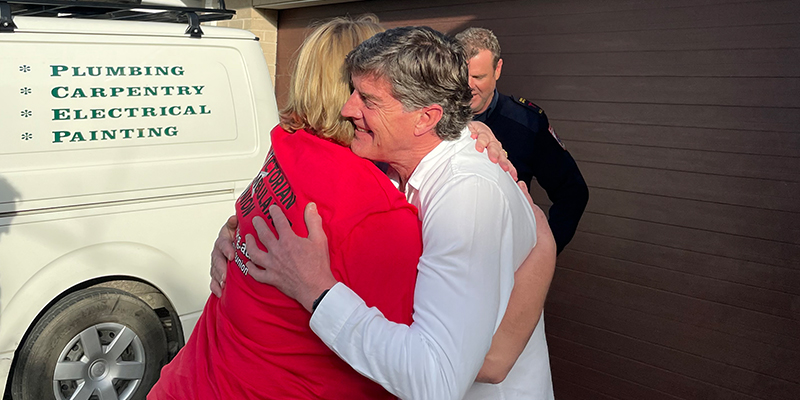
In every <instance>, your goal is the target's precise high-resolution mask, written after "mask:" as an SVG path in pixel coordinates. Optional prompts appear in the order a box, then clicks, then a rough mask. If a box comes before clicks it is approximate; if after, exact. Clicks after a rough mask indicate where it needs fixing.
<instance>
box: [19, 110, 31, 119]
mask: <svg viewBox="0 0 800 400" xmlns="http://www.w3.org/2000/svg"><path fill="white" fill-rule="evenodd" d="M19 114H20V115H22V116H23V117H25V118H28V117H30V116H31V115H33V111H31V110H22V112H20V113H19Z"/></svg>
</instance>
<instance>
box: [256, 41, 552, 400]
mask: <svg viewBox="0 0 800 400" xmlns="http://www.w3.org/2000/svg"><path fill="white" fill-rule="evenodd" d="M346 68H347V71H348V72H349V74H350V79H351V82H352V86H353V88H354V90H353V93H352V95H351V96H350V99H349V100H348V101H347V103H346V104H345V106H344V108H343V109H342V115H344V116H346V117H348V118H350V119H352V121H353V123H354V124H355V135H356V137H355V140H354V141H353V143H352V145H351V148H352V150H353V152H354V153H355V154H357V155H359V156H361V157H365V158H368V159H371V160H373V161H378V162H382V163H386V164H388V165H389V166H390V167H391V170H390V174H389V175H390V177H392V178H393V180H394V181H395V182H396V183H397V185H398V187H399V188H400V190H401V191H403V192H405V194H406V197H407V199H408V201H409V202H410V203H411V204H414V205H415V206H416V207H417V208H418V210H419V216H420V219H421V220H422V234H423V243H424V247H423V254H422V257H421V258H420V261H419V265H418V278H417V285H416V289H415V294H414V322H413V324H412V325H410V326H407V325H402V324H396V323H392V322H390V321H388V320H386V319H385V318H384V317H383V315H382V314H381V313H380V311H379V310H377V309H374V308H369V307H367V306H366V305H365V304H364V302H363V301H362V300H361V299H360V298H359V296H358V295H357V294H356V293H354V292H353V291H352V290H350V288H348V287H347V286H345V285H344V284H342V283H341V282H337V281H336V280H335V278H334V277H333V275H332V273H331V271H330V263H329V260H328V250H327V241H326V238H325V233H324V231H323V228H322V224H321V220H320V218H319V215H318V214H317V213H316V208H315V205H313V204H309V207H308V208H307V209H306V223H307V225H308V231H309V236H308V238H307V239H306V238H300V237H298V236H296V235H295V234H294V232H293V231H292V230H291V227H290V226H289V223H288V221H287V220H286V218H285V217H284V216H283V214H282V212H281V211H280V209H279V207H277V206H273V207H270V209H269V212H270V215H271V217H272V220H273V223H274V225H275V228H276V231H277V232H278V237H279V239H277V238H276V237H275V236H274V235H273V234H272V232H271V231H270V229H269V228H268V227H267V226H266V222H264V221H263V220H261V219H260V218H254V220H253V225H254V226H255V227H256V230H257V231H258V236H259V239H260V240H261V241H262V243H263V244H264V245H265V246H266V248H267V249H268V252H263V251H261V250H259V249H258V246H257V243H256V238H254V237H252V236H250V235H248V237H247V239H246V240H247V248H248V251H249V253H250V257H251V260H252V262H251V263H248V267H250V269H249V271H250V274H251V276H253V278H255V279H256V280H259V281H261V282H265V283H269V284H271V285H273V286H275V287H277V288H278V289H280V290H281V291H282V292H283V293H285V294H286V295H288V296H289V297H292V298H294V299H296V300H297V301H298V302H299V303H300V304H302V305H303V306H304V307H305V308H306V309H308V310H309V311H311V312H312V318H311V328H312V329H313V330H314V332H315V333H316V334H317V335H318V336H319V337H320V338H321V339H322V341H323V342H325V343H326V344H327V345H328V346H329V347H330V348H331V349H333V351H334V352H336V353H337V354H338V355H339V356H340V357H341V358H342V359H344V360H345V361H346V362H347V363H348V364H350V365H351V366H352V367H353V368H354V369H356V370H357V371H359V372H360V373H362V374H364V375H365V376H367V377H369V378H371V379H373V380H375V381H376V382H378V383H379V384H381V385H383V386H384V387H385V388H386V389H387V390H389V391H390V392H392V393H393V394H395V395H397V396H398V397H400V398H403V399H432V400H445V399H454V400H455V399H461V398H464V397H465V396H466V398H469V399H474V398H484V399H497V398H506V399H532V398H534V399H551V398H552V397H553V393H552V384H551V381H550V369H549V361H548V357H547V345H546V342H545V338H544V331H543V323H541V322H540V323H539V324H538V326H537V327H536V331H534V332H533V335H532V336H531V338H530V340H529V341H528V340H527V336H526V337H525V340H524V341H523V342H522V348H524V350H523V349H522V348H520V349H519V351H516V352H515V354H514V356H513V360H512V361H511V364H512V365H514V367H513V369H511V372H510V373H508V377H507V378H506V379H505V380H504V381H503V382H502V383H499V384H480V383H475V384H473V382H474V380H475V378H476V376H477V375H478V372H479V370H480V369H481V366H482V365H483V364H484V358H485V356H486V354H487V351H489V349H490V346H491V347H492V349H493V350H494V346H495V345H496V344H497V345H501V347H502V345H503V343H498V342H497V340H495V342H493V341H492V336H493V334H494V333H495V331H496V330H498V332H499V328H498V327H499V326H502V325H504V324H506V320H505V319H503V316H504V313H506V311H507V309H508V310H509V313H510V312H511V311H510V310H511V307H512V304H513V303H514V302H515V301H516V300H514V301H511V302H509V297H510V296H511V292H512V288H515V271H516V270H517V267H518V266H519V265H520V264H521V263H522V262H523V260H524V259H525V258H526V256H528V253H529V252H530V251H531V249H532V248H533V246H534V245H535V244H536V240H537V238H536V226H535V222H534V221H535V219H534V214H533V212H532V210H531V208H530V206H529V204H528V202H527V201H528V200H527V199H526V197H525V195H524V193H523V192H522V191H520V190H519V187H517V185H516V184H515V182H514V181H513V179H511V177H510V176H509V175H508V174H506V173H505V172H503V171H502V170H501V169H500V167H498V166H497V165H496V164H493V163H492V162H491V161H489V159H488V157H487V156H486V155H485V154H483V153H478V152H476V151H475V150H474V149H473V147H474V146H475V145H474V140H473V139H471V138H470V134H469V131H468V130H467V129H465V128H466V124H467V122H468V121H469V119H470V117H471V112H470V99H471V93H470V89H469V86H468V84H467V71H466V59H465V55H464V52H463V49H462V47H461V46H460V45H459V44H458V43H457V42H456V41H455V40H454V39H452V38H448V37H447V36H445V35H443V34H441V33H439V32H436V31H434V30H432V29H430V28H427V27H406V28H396V29H391V30H388V31H386V32H385V33H379V34H377V35H375V36H374V37H373V38H371V39H369V40H367V41H365V42H364V43H362V44H361V45H359V46H358V47H357V48H356V49H355V50H353V52H352V53H350V55H349V56H348V58H347V60H346ZM387 234H390V233H388V232H387ZM251 249H252V250H251ZM537 249H539V246H537ZM534 251H536V250H534ZM544 251H547V249H546V248H545V249H544ZM554 251H555V249H554V245H551V248H550V252H551V253H552V256H553V257H554ZM256 266H260V267H262V268H263V269H261V268H257V267H256ZM527 266H528V265H527V264H526V266H525V267H527ZM553 268H554V265H552V264H550V263H545V265H539V266H537V268H531V269H529V270H526V272H527V273H528V274H529V275H526V277H525V279H523V280H521V281H524V282H527V283H528V286H527V288H529V289H530V290H529V291H527V292H525V293H523V295H524V294H528V295H530V294H533V295H534V296H535V297H536V305H534V306H533V307H532V308H534V309H536V310H537V311H536V315H538V316H541V303H543V302H544V296H545V294H546V292H547V287H548V286H549V282H550V278H551V277H552V273H553ZM520 272H522V268H520ZM516 278H517V279H518V281H520V279H519V278H520V276H519V275H517V276H516ZM531 282H533V284H531ZM514 293H515V296H516V293H517V290H514ZM520 304H522V306H521V307H520ZM527 305H530V302H526V301H522V302H521V303H520V302H517V307H520V308H522V309H524V308H525V306H527ZM537 307H538V308H537ZM515 313H516V312H515ZM501 320H502V324H501ZM527 335H530V332H527ZM520 352H521V355H520V354H519V353H520ZM517 355H519V358H516V356H517ZM514 360H516V364H514Z"/></svg>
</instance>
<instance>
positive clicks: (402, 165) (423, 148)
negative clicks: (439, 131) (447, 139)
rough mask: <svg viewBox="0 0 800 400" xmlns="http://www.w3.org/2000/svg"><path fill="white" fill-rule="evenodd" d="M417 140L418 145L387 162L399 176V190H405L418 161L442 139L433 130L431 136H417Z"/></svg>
mask: <svg viewBox="0 0 800 400" xmlns="http://www.w3.org/2000/svg"><path fill="white" fill-rule="evenodd" d="M418 140H420V143H419V146H417V147H416V148H414V149H413V150H409V151H408V152H407V153H406V154H404V155H402V156H401V157H398V159H396V160H393V161H389V163H388V164H389V165H390V166H391V167H392V168H393V169H394V170H395V171H396V172H397V174H398V177H399V178H400V190H401V191H403V192H405V188H406V183H408V179H409V178H411V174H413V173H414V170H415V169H417V166H418V165H419V163H420V161H422V159H423V158H425V156H427V155H428V153H430V152H431V151H432V150H433V149H435V148H436V146H438V145H439V143H441V142H442V139H440V138H439V136H437V135H436V133H435V132H434V133H432V136H431V137H428V138H424V139H423V138H419V139H418ZM423 140H424V141H423Z"/></svg>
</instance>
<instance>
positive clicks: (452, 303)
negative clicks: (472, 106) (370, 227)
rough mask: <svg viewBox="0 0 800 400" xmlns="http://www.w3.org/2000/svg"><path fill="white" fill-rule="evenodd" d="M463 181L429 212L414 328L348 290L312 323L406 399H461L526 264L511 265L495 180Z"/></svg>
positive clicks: (507, 221) (323, 306) (335, 294)
mask: <svg viewBox="0 0 800 400" xmlns="http://www.w3.org/2000/svg"><path fill="white" fill-rule="evenodd" d="M459 181H460V182H458V183H457V184H455V182H453V183H448V184H447V185H446V186H447V187H446V188H443V190H440V191H438V193H437V194H436V195H435V197H436V196H438V197H439V198H434V199H432V200H431V201H430V202H429V204H428V207H427V209H426V214H425V217H424V220H423V232H422V234H423V243H424V246H423V254H422V257H421V258H420V261H419V266H418V273H419V274H418V277H417V284H416V289H415V293H414V323H413V324H412V325H411V326H406V325H402V324H396V323H393V322H390V321H388V320H386V319H385V318H384V317H383V315H382V314H381V313H380V312H379V311H378V310H377V309H374V308H372V309H371V308H368V307H367V306H366V305H365V304H364V302H363V301H362V300H361V299H360V298H359V297H358V295H357V294H355V293H354V292H353V291H351V290H350V289H349V288H347V287H346V286H345V285H344V284H342V283H339V284H337V285H335V286H334V287H333V288H332V289H331V291H330V292H328V294H327V295H326V296H325V298H324V299H323V301H322V302H321V303H320V304H319V306H318V308H317V309H316V311H315V312H314V314H313V315H312V318H311V328H312V330H313V331H314V332H315V333H316V334H317V335H318V336H319V337H320V338H321V339H322V340H323V342H325V343H326V344H327V345H328V346H329V347H330V348H331V349H332V350H333V351H334V352H336V353H337V354H338V355H339V356H340V357H341V358H342V359H344V360H345V361H346V362H347V363H348V364H350V365H351V366H352V367H353V368H354V369H355V370H357V371H358V372H360V373H361V374H363V375H365V376H367V377H369V378H371V379H372V380H374V381H376V382H378V383H379V384H381V385H382V386H383V387H384V388H386V389H387V390H388V391H389V392H391V393H393V394H394V395H396V396H398V397H400V398H402V399H431V400H446V399H461V398H462V397H463V396H464V394H465V393H466V391H467V389H469V387H470V385H471V384H472V383H473V381H474V380H475V377H476V375H477V373H478V371H479V370H480V367H481V365H482V364H483V359H484V357H485V355H486V352H487V351H488V350H489V346H490V345H491V339H492V335H493V333H494V331H495V329H496V327H497V325H498V324H499V322H500V317H501V316H502V313H503V312H504V311H505V305H506V304H507V301H508V296H509V294H510V291H511V288H512V287H513V284H514V282H513V273H514V270H515V269H516V267H517V266H518V265H519V263H520V262H521V260H516V259H511V258H513V256H512V254H513V253H514V252H513V249H512V247H513V245H514V244H513V243H510V242H513V241H512V240H510V237H511V236H512V235H513V233H512V232H513V231H514V229H513V227H512V226H513V221H512V219H511V212H510V211H509V205H508V201H507V200H506V198H505V196H504V195H503V194H502V192H501V191H500V189H499V188H498V187H497V185H496V183H493V182H489V181H487V180H485V179H483V178H480V177H476V176H467V177H466V178H460V179H459ZM526 222H527V221H526ZM528 229H529V228H528ZM386 234H389V235H390V234H391V232H386ZM529 239H530V238H529ZM533 240H535V239H533ZM527 243H528V244H527V245H529V244H530V241H528V242H527ZM510 246H512V247H510ZM528 249H530V247H528ZM525 254H527V250H526V251H525ZM523 258H524V257H523ZM498 265H499V266H501V267H499V268H498Z"/></svg>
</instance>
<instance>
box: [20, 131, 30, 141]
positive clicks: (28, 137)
mask: <svg viewBox="0 0 800 400" xmlns="http://www.w3.org/2000/svg"><path fill="white" fill-rule="evenodd" d="M31 139H33V135H31V134H30V133H28V132H25V133H23V134H22V140H31Z"/></svg>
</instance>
